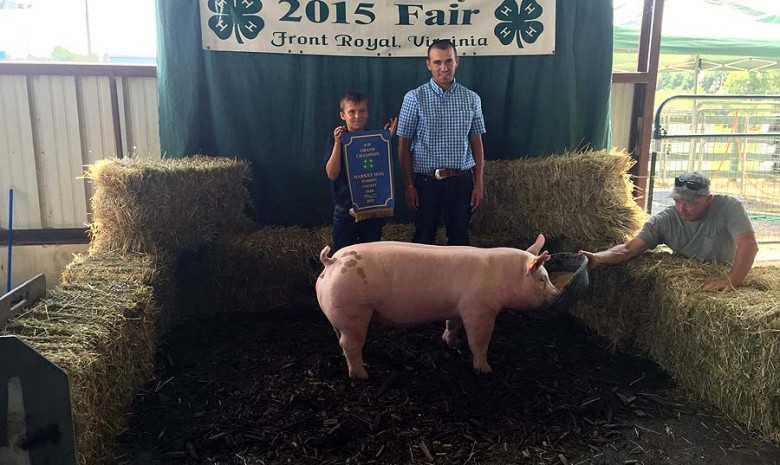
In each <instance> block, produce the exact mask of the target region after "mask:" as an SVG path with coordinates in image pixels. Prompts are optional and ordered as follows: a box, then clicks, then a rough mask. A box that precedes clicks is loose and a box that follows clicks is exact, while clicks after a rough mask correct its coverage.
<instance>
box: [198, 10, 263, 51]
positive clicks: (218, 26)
mask: <svg viewBox="0 0 780 465" xmlns="http://www.w3.org/2000/svg"><path fill="white" fill-rule="evenodd" d="M208 6H209V10H211V11H212V12H213V13H215V14H214V16H212V17H211V18H209V23H208V24H209V29H211V30H212V31H214V34H216V36H217V37H219V38H220V39H222V40H227V39H229V38H230V36H231V35H233V32H235V33H236V40H237V41H238V43H239V44H243V43H244V41H243V38H247V39H254V38H255V37H257V35H258V34H260V31H262V30H263V27H265V21H263V18H261V17H260V16H259V15H258V13H260V10H261V9H262V8H263V2H261V1H260V0H209V2H208Z"/></svg>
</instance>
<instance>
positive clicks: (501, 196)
mask: <svg viewBox="0 0 780 465" xmlns="http://www.w3.org/2000/svg"><path fill="white" fill-rule="evenodd" d="M632 164H633V161H632V160H631V158H630V157H629V156H628V155H627V154H625V153H610V152H607V151H591V152H577V153H566V154H562V155H556V156H551V157H546V158H534V159H520V160H507V161H490V162H487V163H486V166H485V201H484V203H483V204H482V206H480V209H479V210H478V212H477V214H476V215H475V217H474V220H473V228H472V231H473V233H474V236H475V237H480V238H486V237H491V238H492V242H494V244H493V245H505V246H513V247H518V248H525V247H528V245H530V244H532V243H533V242H534V239H536V235H537V234H539V233H540V232H541V233H543V234H544V235H545V236H546V237H547V239H548V241H549V242H550V243H551V244H552V245H554V246H555V247H554V248H553V249H552V251H553V252H559V251H569V252H571V251H576V250H578V249H585V250H598V249H601V248H604V247H608V246H612V245H615V244H617V243H622V242H625V241H626V240H627V239H629V238H631V237H632V236H633V235H634V234H635V233H636V232H637V230H638V229H639V228H640V227H641V225H642V223H643V222H644V220H645V219H646V215H645V214H644V213H643V212H642V210H641V209H640V208H639V207H638V206H637V205H636V203H635V202H634V200H633V197H632V191H633V185H632V184H631V181H630V179H629V175H628V169H629V168H630V167H631V165H632Z"/></svg>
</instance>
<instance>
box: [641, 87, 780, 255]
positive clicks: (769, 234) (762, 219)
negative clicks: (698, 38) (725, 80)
mask: <svg viewBox="0 0 780 465" xmlns="http://www.w3.org/2000/svg"><path fill="white" fill-rule="evenodd" d="M648 171H649V173H650V179H649V182H648V192H647V209H648V212H649V213H651V214H652V213H657V212H659V211H661V210H662V209H664V208H666V207H667V206H669V205H673V204H674V202H673V201H672V200H671V199H670V198H669V193H670V192H671V190H672V180H673V179H674V176H676V175H679V174H680V173H682V172H685V171H700V172H702V173H704V174H706V175H707V176H708V177H710V179H711V181H712V187H711V190H712V192H713V193H720V194H729V195H733V196H735V197H737V198H739V199H740V200H742V201H743V202H744V204H745V207H746V209H747V211H748V215H749V216H750V218H751V221H752V222H753V227H754V228H755V230H756V237H757V238H758V240H759V241H760V242H780V96H779V95H719V96H715V95H706V96H702V95H676V96H673V97H669V98H667V99H666V100H664V101H663V102H662V103H661V104H660V105H659V106H658V109H657V110H656V113H655V119H654V124H653V141H652V146H651V157H650V166H649V170H648Z"/></svg>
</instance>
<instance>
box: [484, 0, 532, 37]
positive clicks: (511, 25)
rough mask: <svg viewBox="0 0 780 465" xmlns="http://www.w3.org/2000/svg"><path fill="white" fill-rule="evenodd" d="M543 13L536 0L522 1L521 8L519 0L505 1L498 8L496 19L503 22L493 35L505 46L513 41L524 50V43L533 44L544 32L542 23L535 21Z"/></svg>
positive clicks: (497, 26)
mask: <svg viewBox="0 0 780 465" xmlns="http://www.w3.org/2000/svg"><path fill="white" fill-rule="evenodd" d="M542 11H543V10H542V7H541V6H539V4H538V3H537V2H536V0H522V1H521V2H520V5H519V6H518V2H517V0H504V2H502V3H501V5H499V6H498V8H496V12H495V15H496V18H497V19H498V20H499V21H501V22H500V23H498V24H497V25H496V27H495V29H494V31H493V33H494V34H495V35H496V37H497V38H498V40H499V41H500V42H501V43H502V44H504V45H509V44H510V43H512V42H513V41H516V42H517V46H518V48H523V42H525V43H527V44H532V43H534V42H536V39H538V38H539V36H540V35H541V34H542V32H544V25H543V24H542V22H541V21H535V20H536V19H538V18H539V16H541V15H542Z"/></svg>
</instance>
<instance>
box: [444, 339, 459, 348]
mask: <svg viewBox="0 0 780 465" xmlns="http://www.w3.org/2000/svg"><path fill="white" fill-rule="evenodd" d="M441 340H442V341H444V343H445V344H447V346H448V347H449V348H450V349H460V340H458V338H457V337H446V336H442V337H441Z"/></svg>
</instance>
